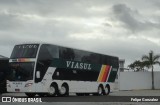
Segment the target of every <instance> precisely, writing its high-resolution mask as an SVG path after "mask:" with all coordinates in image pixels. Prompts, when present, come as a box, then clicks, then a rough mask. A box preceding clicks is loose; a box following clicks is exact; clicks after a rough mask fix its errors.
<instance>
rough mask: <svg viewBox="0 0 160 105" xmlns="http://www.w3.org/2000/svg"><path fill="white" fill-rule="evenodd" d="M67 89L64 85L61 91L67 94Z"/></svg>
mask: <svg viewBox="0 0 160 105" xmlns="http://www.w3.org/2000/svg"><path fill="white" fill-rule="evenodd" d="M66 91H67V89H66V87H64V86H62V87H61V91H60V92H61V94H65V93H66Z"/></svg>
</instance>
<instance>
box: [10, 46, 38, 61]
mask: <svg viewBox="0 0 160 105" xmlns="http://www.w3.org/2000/svg"><path fill="white" fill-rule="evenodd" d="M38 46H39V45H38V44H23V45H16V46H15V47H14V49H13V52H12V54H11V57H10V58H11V59H15V58H35V57H36V54H37V50H38Z"/></svg>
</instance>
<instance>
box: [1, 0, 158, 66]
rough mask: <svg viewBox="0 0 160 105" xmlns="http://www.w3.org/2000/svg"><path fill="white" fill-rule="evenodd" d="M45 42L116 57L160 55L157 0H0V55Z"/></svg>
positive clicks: (126, 59)
mask: <svg viewBox="0 0 160 105" xmlns="http://www.w3.org/2000/svg"><path fill="white" fill-rule="evenodd" d="M26 42H45V43H53V44H57V45H62V46H67V47H73V48H77V49H83V50H88V51H92V52H97V53H102V54H107V55H112V56H117V57H119V58H120V59H125V62H126V64H125V65H126V66H127V65H129V64H130V63H132V62H134V61H135V60H139V59H141V57H142V55H144V54H148V53H149V52H150V50H153V51H154V52H155V54H160V1H159V0H0V49H1V50H0V55H3V56H6V57H10V55H11V52H12V49H13V47H14V45H15V44H19V43H26Z"/></svg>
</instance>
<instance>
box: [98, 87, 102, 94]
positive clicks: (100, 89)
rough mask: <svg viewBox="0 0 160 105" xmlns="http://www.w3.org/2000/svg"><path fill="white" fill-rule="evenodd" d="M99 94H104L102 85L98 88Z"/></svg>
mask: <svg viewBox="0 0 160 105" xmlns="http://www.w3.org/2000/svg"><path fill="white" fill-rule="evenodd" d="M98 94H99V95H101V94H102V88H101V87H99V88H98Z"/></svg>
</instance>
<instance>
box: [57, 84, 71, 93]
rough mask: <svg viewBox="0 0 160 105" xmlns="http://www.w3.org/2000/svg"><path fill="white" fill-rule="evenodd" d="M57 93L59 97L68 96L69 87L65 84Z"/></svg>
mask: <svg viewBox="0 0 160 105" xmlns="http://www.w3.org/2000/svg"><path fill="white" fill-rule="evenodd" d="M59 93H60V96H69V87H68V85H67V84H66V83H65V84H62V86H61V89H60V92H59Z"/></svg>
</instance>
